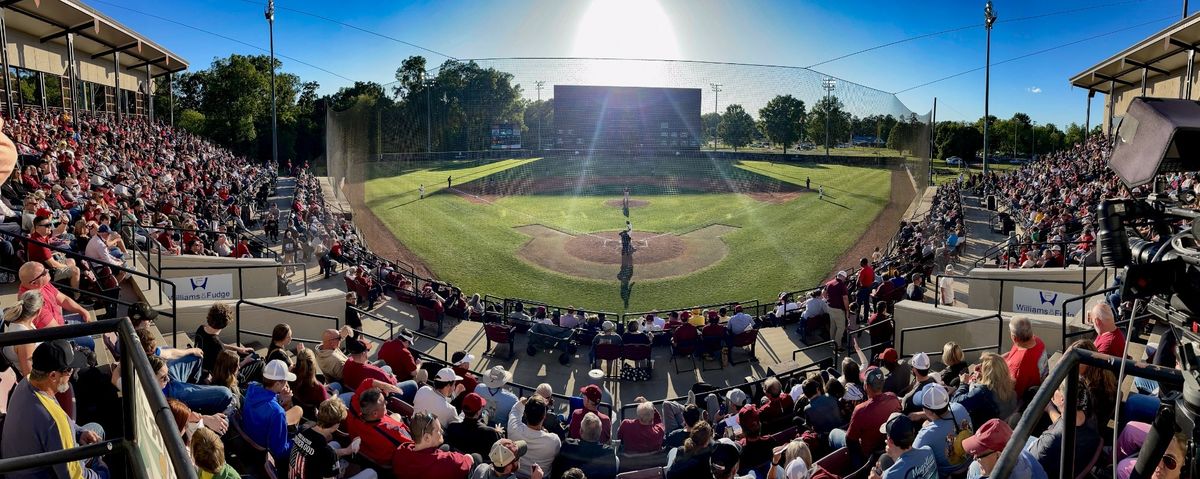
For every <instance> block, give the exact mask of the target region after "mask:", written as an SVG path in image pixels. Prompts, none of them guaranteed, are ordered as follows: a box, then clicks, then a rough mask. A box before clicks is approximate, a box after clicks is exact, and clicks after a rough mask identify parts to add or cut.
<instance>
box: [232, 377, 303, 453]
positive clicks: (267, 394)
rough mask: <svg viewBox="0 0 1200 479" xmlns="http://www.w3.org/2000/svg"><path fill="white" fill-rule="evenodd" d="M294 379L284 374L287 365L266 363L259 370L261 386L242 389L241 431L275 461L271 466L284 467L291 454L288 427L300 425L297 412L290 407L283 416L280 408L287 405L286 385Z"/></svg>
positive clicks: (289, 398)
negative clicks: (281, 465) (243, 398)
mask: <svg viewBox="0 0 1200 479" xmlns="http://www.w3.org/2000/svg"><path fill="white" fill-rule="evenodd" d="M295 380H296V375H295V374H292V373H291V372H290V371H288V367H287V364H285V363H284V362H283V361H280V360H274V361H271V362H268V363H267V365H266V366H264V367H263V380H262V383H261V384H260V383H258V382H251V383H250V385H249V386H248V387H247V388H246V404H245V406H243V407H242V430H243V431H245V432H246V435H247V436H249V437H250V439H251V440H253V441H254V443H255V444H258V445H259V446H262V447H264V448H266V449H267V451H269V452H270V453H271V456H272V457H274V458H275V464H288V463H289V458H290V457H291V451H292V437H291V435H290V434H288V426H292V425H295V424H296V423H298V422H299V421H300V408H299V407H295V406H292V407H291V408H290V409H288V410H287V411H286V412H285V411H284V407H283V406H284V404H291V402H292V389H291V387H290V386H289V385H288V382H290V381H295Z"/></svg>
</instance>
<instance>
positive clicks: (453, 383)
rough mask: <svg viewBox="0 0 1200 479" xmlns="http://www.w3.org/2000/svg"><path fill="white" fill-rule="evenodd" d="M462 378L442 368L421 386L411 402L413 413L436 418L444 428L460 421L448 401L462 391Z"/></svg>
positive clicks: (459, 417) (450, 370)
mask: <svg viewBox="0 0 1200 479" xmlns="http://www.w3.org/2000/svg"><path fill="white" fill-rule="evenodd" d="M459 381H462V376H459V375H457V374H454V370H453V369H451V368H442V369H441V370H439V371H438V372H437V375H436V376H434V378H433V381H431V383H430V384H427V385H425V386H421V389H418V390H417V396H416V398H415V399H414V400H413V412H427V413H430V414H433V415H434V416H436V417H437V418H438V422H440V423H441V424H442V427H443V428H445V427H446V426H449V425H450V423H452V422H458V421H461V420H462V415H461V414H459V412H458V411H457V410H456V409H454V406H452V405H450V400H451V399H453V398H454V397H455V396H458V395H459V393H461V392H462V391H463V386H462V384H459Z"/></svg>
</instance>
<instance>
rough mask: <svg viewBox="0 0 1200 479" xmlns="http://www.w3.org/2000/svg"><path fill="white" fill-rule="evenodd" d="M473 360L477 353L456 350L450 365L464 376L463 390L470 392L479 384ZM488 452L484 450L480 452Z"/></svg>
mask: <svg viewBox="0 0 1200 479" xmlns="http://www.w3.org/2000/svg"><path fill="white" fill-rule="evenodd" d="M473 362H475V355H474V354H469V353H467V352H466V351H455V352H454V354H452V355H450V365H451V367H453V368H454V374H457V375H458V376H459V377H461V378H462V380H460V383H461V384H462V385H463V391H465V392H468V393H470V392H474V391H475V386H478V385H479V379H477V378H476V377H475V373H472V372H471V363H473ZM456 397H457V396H456ZM486 452H487V451H482V452H480V454H484V453H486Z"/></svg>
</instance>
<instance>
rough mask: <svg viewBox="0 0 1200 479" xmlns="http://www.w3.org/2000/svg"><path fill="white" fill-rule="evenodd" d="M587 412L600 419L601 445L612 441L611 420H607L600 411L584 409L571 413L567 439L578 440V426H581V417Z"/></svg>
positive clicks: (606, 416)
mask: <svg viewBox="0 0 1200 479" xmlns="http://www.w3.org/2000/svg"><path fill="white" fill-rule="evenodd" d="M589 412H590V413H593V414H595V415H596V416H598V417H600V443H601V444H603V443H606V442H608V441H609V440H610V439H612V420H611V419H609V418H608V415H606V414H604V413H602V412H600V411H596V410H588V409H586V408H579V409H576V410H574V411H571V427H570V429H569V430H568V431H567V437H569V438H571V439H579V426H580V425H582V424H583V416H585V415H587V413H589Z"/></svg>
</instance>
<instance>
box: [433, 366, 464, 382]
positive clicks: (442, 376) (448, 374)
mask: <svg viewBox="0 0 1200 479" xmlns="http://www.w3.org/2000/svg"><path fill="white" fill-rule="evenodd" d="M433 380H434V381H438V382H443V383H452V382H454V381H462V376H459V375H457V374H454V369H452V368H442V369H439V370H438V372H437V375H436V376H434V377H433Z"/></svg>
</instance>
